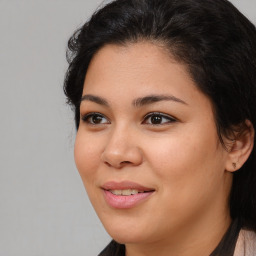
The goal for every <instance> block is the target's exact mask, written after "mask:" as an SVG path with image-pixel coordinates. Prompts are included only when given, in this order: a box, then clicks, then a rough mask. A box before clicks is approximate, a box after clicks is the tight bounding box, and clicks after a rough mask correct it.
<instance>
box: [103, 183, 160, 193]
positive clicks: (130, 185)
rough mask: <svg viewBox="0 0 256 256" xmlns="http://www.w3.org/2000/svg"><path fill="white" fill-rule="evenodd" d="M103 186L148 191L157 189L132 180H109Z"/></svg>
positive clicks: (105, 187) (110, 188)
mask: <svg viewBox="0 0 256 256" xmlns="http://www.w3.org/2000/svg"><path fill="white" fill-rule="evenodd" d="M101 188H102V189H104V190H115V189H117V190H123V189H136V190H139V191H146V192H148V191H153V190H155V189H153V188H148V187H145V186H142V185H140V184H138V183H135V182H132V181H122V182H116V181H109V182H106V183H104V184H103V186H102V187H101Z"/></svg>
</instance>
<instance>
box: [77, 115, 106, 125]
mask: <svg viewBox="0 0 256 256" xmlns="http://www.w3.org/2000/svg"><path fill="white" fill-rule="evenodd" d="M82 120H83V121H84V122H86V123H88V124H93V125H100V124H108V123H110V122H109V121H108V119H107V118H106V117H104V116H103V115H102V114H99V113H89V114H87V115H84V116H82Z"/></svg>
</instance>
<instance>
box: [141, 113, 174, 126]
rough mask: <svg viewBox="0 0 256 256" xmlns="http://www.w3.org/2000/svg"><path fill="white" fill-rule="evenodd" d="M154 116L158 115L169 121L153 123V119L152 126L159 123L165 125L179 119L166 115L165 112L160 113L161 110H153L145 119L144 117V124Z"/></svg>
mask: <svg viewBox="0 0 256 256" xmlns="http://www.w3.org/2000/svg"><path fill="white" fill-rule="evenodd" d="M152 117H158V118H160V120H161V121H162V119H166V120H167V121H165V122H164V123H160V124H153V123H152V120H151V123H150V124H149V125H152V126H158V125H165V124H169V123H174V122H176V121H177V120H176V119H175V118H174V117H172V116H169V115H166V114H163V113H160V112H152V113H149V114H147V115H146V116H145V117H144V119H143V122H142V123H143V124H146V122H145V121H146V120H147V119H149V118H152Z"/></svg>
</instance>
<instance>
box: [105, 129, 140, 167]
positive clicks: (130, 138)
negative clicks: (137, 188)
mask: <svg viewBox="0 0 256 256" xmlns="http://www.w3.org/2000/svg"><path fill="white" fill-rule="evenodd" d="M101 160H102V161H103V162H104V163H105V164H106V165H108V166H110V167H113V168H116V169H121V168H123V167H125V166H138V165H140V164H141V163H142V162H143V154H142V150H141V148H140V147H139V145H138V140H137V136H136V135H135V133H133V132H132V131H128V129H115V131H113V132H112V134H111V136H110V137H109V138H108V141H107V143H106V146H105V148H104V150H103V152H102V155H101Z"/></svg>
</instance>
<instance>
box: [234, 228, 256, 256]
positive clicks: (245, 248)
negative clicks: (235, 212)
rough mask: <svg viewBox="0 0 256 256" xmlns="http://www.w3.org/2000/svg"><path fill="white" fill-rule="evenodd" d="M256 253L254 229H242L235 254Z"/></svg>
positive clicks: (252, 255)
mask: <svg viewBox="0 0 256 256" xmlns="http://www.w3.org/2000/svg"><path fill="white" fill-rule="evenodd" d="M254 255H256V233H255V232H254V231H250V230H246V229H241V231H240V233H239V236H238V239H237V243H236V247H235V252H234V256H254Z"/></svg>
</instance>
